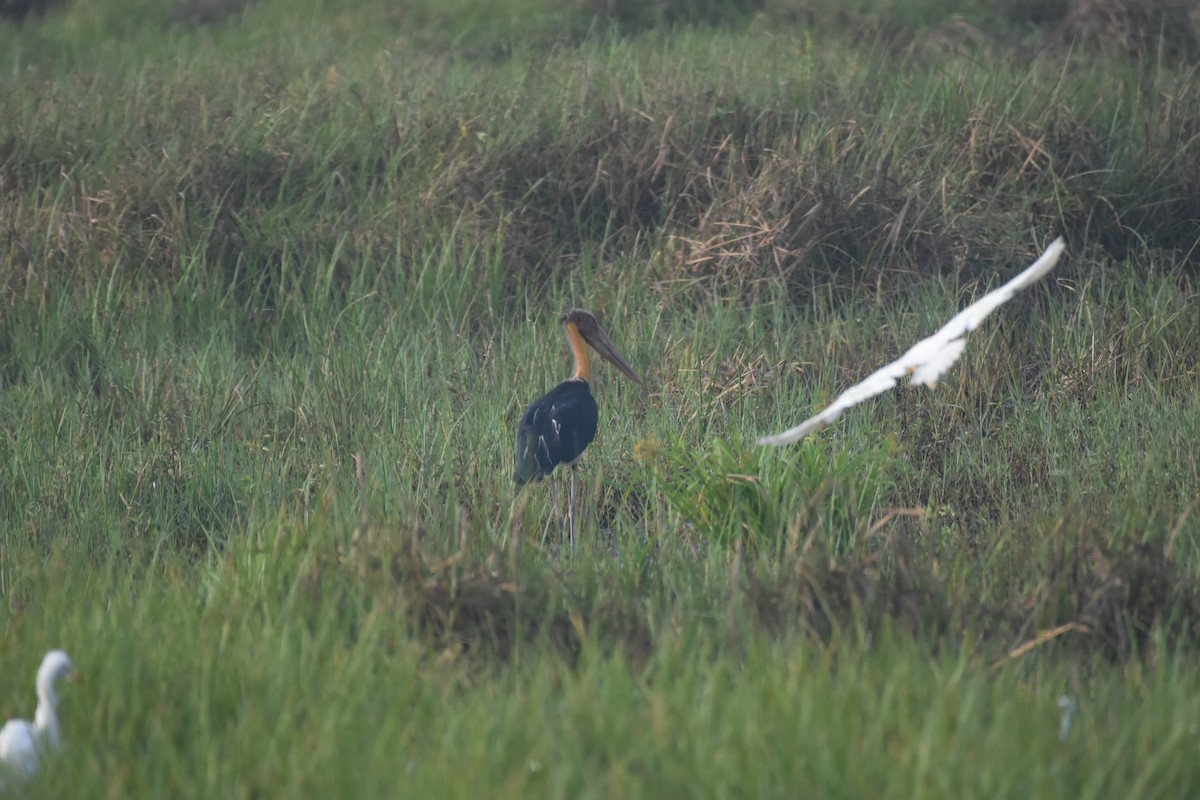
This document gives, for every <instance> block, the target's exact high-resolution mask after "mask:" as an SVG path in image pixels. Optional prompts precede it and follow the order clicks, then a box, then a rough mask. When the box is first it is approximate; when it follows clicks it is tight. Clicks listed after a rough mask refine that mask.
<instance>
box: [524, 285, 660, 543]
mask: <svg viewBox="0 0 1200 800" xmlns="http://www.w3.org/2000/svg"><path fill="white" fill-rule="evenodd" d="M561 322H562V324H563V330H564V331H565V332H566V334H567V342H568V343H569V344H570V345H571V352H572V353H574V355H575V374H574V375H572V376H571V377H570V378H568V379H567V380H565V381H563V382H562V383H560V384H559V385H558V386H555V387H554V388H553V389H551V390H550V391H549V392H547V393H546V394H544V395H542V396H541V397H540V398H539V399H537V400H535V401H534V402H533V403H531V404H530V405H529V407H528V408H526V409H525V413H524V414H522V415H521V422H520V424H519V425H517V454H516V455H517V459H516V464H515V466H514V468H513V480H514V481H516V482H517V484H518V485H521V484H526V483H529V482H530V481H540V480H541V479H542V478H545V477H546V476H548V475H550V474H551V473H553V472H554V468H555V467H557V466H558V465H559V464H566V465H568V466H570V467H572V469H571V497H570V501H569V504H568V511H567V518H568V520H569V521H570V536H571V545H572V547H573V546H574V545H575V469H574V466H575V461H576V460H577V459H578V458H579V457H580V456H581V455H583V451H584V448H586V447H587V446H588V445H589V444H591V443H592V439H595V438H596V427H597V425H598V423H599V421H600V411H599V409H598V408H597V407H596V399H595V398H594V397H592V390H591V389H590V388H589V387H588V380H589V379H590V378H591V361H590V359H589V357H588V346H589V345H590V346H591V347H593V348H594V349H595V350H596V352H597V353H599V354H600V356H601V357H602V358H604V359H605V360H606V361H608V362H609V363H611V364H612V365H613V366H615V367H616V368H617V369H618V370H620V371H621V372H622V373H623V374H624V375H625V376H626V377H628V378H629V379H630V380H632V381H633V382H634V383H636V384H637V385H638V386H641V387H642V388H643V389H645V388H646V383H645V381H643V380H642V377H641V376H640V375H638V374H637V371H636V370H634V368H633V367H631V366H630V365H629V362H628V361H626V360H625V357H624V356H622V355H621V353H620V351H618V350H617V346H616V345H615V344H613V342H612V339H609V338H608V334H607V333H605V332H604V329H603V328H601V327H600V323H598V322H596V318H595V317H593V316H592V315H591V314H590V313H588V312H587V311H584V310H583V309H582V308H572V309H568V310H567V312H566V313H564V314H563V315H562V320H561ZM552 482H553V481H552Z"/></svg>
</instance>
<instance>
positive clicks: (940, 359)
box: [758, 236, 1066, 447]
mask: <svg viewBox="0 0 1200 800" xmlns="http://www.w3.org/2000/svg"><path fill="white" fill-rule="evenodd" d="M1064 249H1066V243H1065V242H1064V241H1063V240H1062V237H1061V236H1060V237H1059V238H1057V239H1055V240H1054V242H1053V243H1051V245H1050V246H1049V247H1047V248H1046V252H1044V253H1042V255H1041V256H1040V257H1039V258H1038V260H1037V261H1035V262H1033V264H1031V265H1030V266H1029V267H1027V268H1026V269H1025V270H1023V271H1022V272H1021V273H1020V274H1019V275H1017V276H1016V277H1015V278H1013V279H1012V280H1010V281H1009V282H1008V283H1006V284H1004V285H1003V286H1001V287H1000V288H998V289H995V290H993V291H990V292H988V293H987V294H985V295H984V296H983V297H981V298H979V299H978V300H976V301H975V302H974V303H972V304H971V305H969V306H967V307H966V308H964V309H963V310H962V311H960V312H958V313H957V314H955V315H954V316H953V317H952V318H951V319H950V321H949V322H947V323H946V324H945V325H943V326H942V327H941V328H939V329H938V330H937V332H936V333H934V334H933V335H932V336H929V337H926V338H925V339H922V340H921V341H919V342H917V343H916V344H914V345H913V346H912V347H910V348H908V350H906V351H905V353H904V355H902V356H900V357H899V358H898V359H896V360H895V361H893V362H892V363H890V364H888V365H886V366H884V367H881V368H880V369H877V370H876V371H875V372H872V373H871V374H870V375H869V376H867V379H866V380H864V381H862V382H861V383H857V384H855V385H854V386H851V387H850V388H849V389H847V390H846V391H844V392H842V393H841V394H840V395H838V398H837V399H836V400H834V401H833V403H832V404H830V405H829V407H827V408H826V409H825V410H824V411H822V412H820V413H819V414H816V415H815V416H812V417H810V418H808V419H806V420H805V421H804V422H801V423H800V424H799V425H797V426H796V427H794V428H791V429H789V430H786V431H784V432H783V433H778V434H775V435H774V436H764V437H762V438H761V439H759V440H758V443H759V444H765V445H775V446H776V447H778V446H780V445H785V444H791V443H792V442H797V441H799V440H801V439H803V438H804V437H805V436H807V435H808V434H810V433H812V432H813V431H815V430H817V429H818V428H820V427H822V426H824V425H827V424H828V423H830V422H832V421H833V420H835V419H837V417H838V416H839V415H840V414H841V413H842V412H843V411H845V410H846V409H847V408H850V407H852V406H856V405H858V404H859V403H861V402H862V401H863V400H866V399H868V398H871V397H874V396H875V395H877V394H882V393H883V392H886V391H887V390H888V389H891V388H892V387H893V386H895V385H896V383H897V382H898V381H899V380H900V378H901V377H903V376H904V375H906V374H911V375H912V378H911V380H912V382H913V383H922V384H924V385H926V386H928V387H930V388H932V387H933V386H936V385H937V382H938V378H940V377H941V376H942V375H944V374H945V373H946V370H948V369H950V367H952V366H953V365H954V362H956V361H958V359H959V357H960V356H961V355H962V353H963V349H964V348H966V346H967V343H966V340H965V339H964V338H963V337H964V336H965V335H966V334H967V332H968V331H973V330H975V328H976V327H978V325H979V323H981V322H982V321H983V320H984V319H985V318H986V317H987V315H988V314H991V313H992V312H993V311H995V310H996V309H997V308H998V307H999V306H1001V305H1003V304H1004V303H1006V302H1007V301H1009V300H1011V299H1012V297H1013V295H1015V294H1016V293H1017V292H1019V291H1021V290H1022V289H1024V288H1025V287H1027V286H1029V285H1030V284H1032V283H1035V282H1036V281H1037V280H1038V279H1040V278H1041V277H1042V276H1043V275H1045V274H1046V273H1047V272H1049V271H1050V270H1051V269H1053V268H1054V265H1055V264H1057V263H1058V259H1059V257H1060V256H1061V255H1062V253H1063V250H1064Z"/></svg>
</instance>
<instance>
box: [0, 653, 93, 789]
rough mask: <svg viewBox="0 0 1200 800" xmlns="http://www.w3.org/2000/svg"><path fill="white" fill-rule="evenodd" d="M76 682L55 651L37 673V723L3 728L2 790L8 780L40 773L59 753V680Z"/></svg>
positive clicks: (0, 735)
mask: <svg viewBox="0 0 1200 800" xmlns="http://www.w3.org/2000/svg"><path fill="white" fill-rule="evenodd" d="M62 678H65V679H67V680H69V681H74V680H75V668H74V667H73V666H72V665H71V659H70V657H68V656H67V654H66V653H64V652H63V651H62V650H51V651H50V652H49V653H46V657H45V658H43V659H42V666H41V667H39V668H38V672H37V696H38V705H37V712H36V713H35V714H34V717H33V722H30V721H28V720H24V719H10V720H9V721H8V722H6V723H5V724H4V727H3V728H0V790H2V789H4V788H5V785H6V781H7V782H8V783H11V782H13V779H17V780H28V779H29V778H32V777H33V775H34V773H36V772H37V770H38V762H39V761H40V760H41V757H42V756H43V755H44V754H45V753H46V752H47V751H50V750H57V749H58V748H59V745H60V744H61V741H62V737H61V735H60V734H59V730H58V694H57V693H56V691H55V690H56V686H57V684H58V681H59V680H60V679H62Z"/></svg>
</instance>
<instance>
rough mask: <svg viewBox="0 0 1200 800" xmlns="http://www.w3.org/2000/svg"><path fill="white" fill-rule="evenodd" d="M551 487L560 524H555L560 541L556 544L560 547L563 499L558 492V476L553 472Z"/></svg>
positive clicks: (555, 516)
mask: <svg viewBox="0 0 1200 800" xmlns="http://www.w3.org/2000/svg"><path fill="white" fill-rule="evenodd" d="M550 489H551V491H552V492H553V493H554V519H555V521H556V522H557V523H558V525H557V526H555V527H557V528H558V541H557V542H556V544H557V546H558V547H562V538H563V518H562V499H561V498H560V497H559V493H558V478H557V477H556V476H555V474H554V473H553V472H551V473H550Z"/></svg>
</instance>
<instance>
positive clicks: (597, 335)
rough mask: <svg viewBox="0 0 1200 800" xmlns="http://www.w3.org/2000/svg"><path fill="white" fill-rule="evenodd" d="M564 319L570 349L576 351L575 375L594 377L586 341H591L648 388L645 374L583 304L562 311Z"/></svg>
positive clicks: (630, 375) (605, 356)
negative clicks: (626, 355) (638, 372)
mask: <svg viewBox="0 0 1200 800" xmlns="http://www.w3.org/2000/svg"><path fill="white" fill-rule="evenodd" d="M562 323H563V327H564V328H566V331H567V338H568V339H569V340H570V341H571V350H572V352H574V354H575V374H574V376H572V377H575V378H579V379H581V380H585V381H590V380H591V374H592V373H591V358H590V355H589V353H588V349H587V347H586V346H585V343H586V344H587V345H591V347H592V349H593V350H595V351H596V352H597V353H599V354H600V357H601V358H603V359H604V360H605V361H607V362H608V363H610V364H612V365H613V366H614V367H616V368H617V369H619V370H620V371H621V372H622V373H623V374H624V375H625V377H627V378H629V379H630V380H631V381H633V382H634V383H636V384H637V385H638V386H641V387H642V388H643V389H645V388H646V382H645V381H644V380H642V376H641V375H638V374H637V370H635V369H634V368H633V367H632V366H631V365H630V364H629V362H628V361H626V360H625V356H623V355H621V351H620V350H618V349H617V346H616V345H615V344H613V340H612V339H610V338H608V334H607V333H605V332H604V329H603V328H601V327H600V323H599V322H597V321H596V318H595V317H593V316H592V315H591V313H589V312H587V311H584V310H583V309H582V308H572V309H570V310H569V311H567V312H566V313H565V314H563V317H562Z"/></svg>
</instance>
